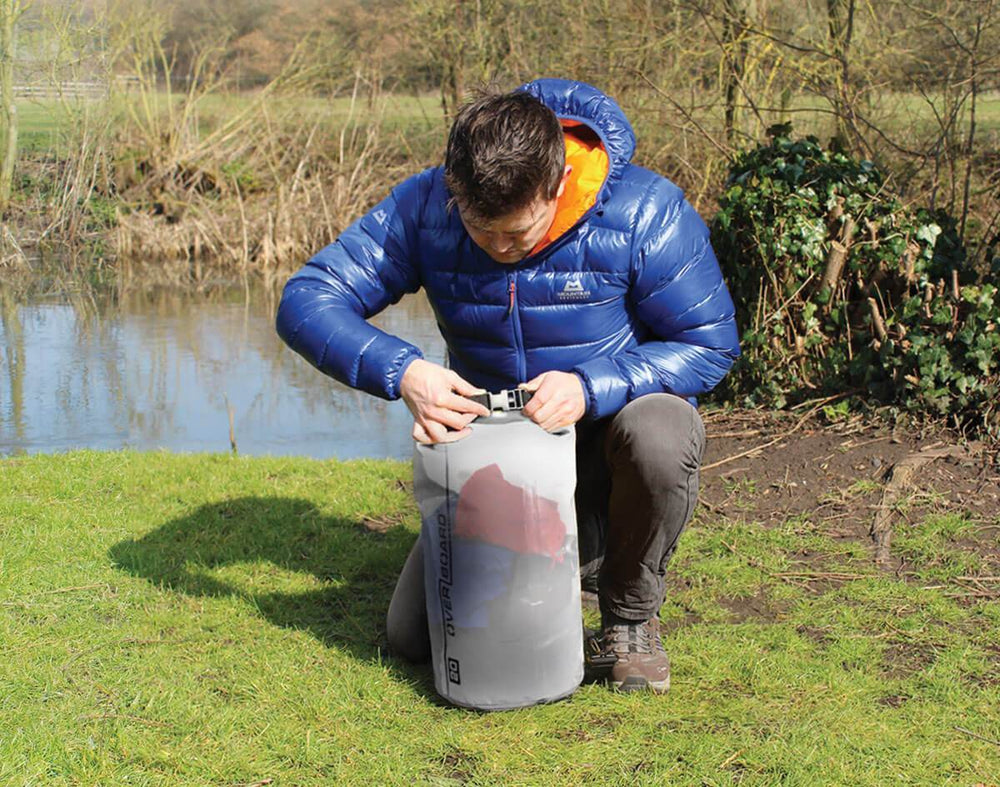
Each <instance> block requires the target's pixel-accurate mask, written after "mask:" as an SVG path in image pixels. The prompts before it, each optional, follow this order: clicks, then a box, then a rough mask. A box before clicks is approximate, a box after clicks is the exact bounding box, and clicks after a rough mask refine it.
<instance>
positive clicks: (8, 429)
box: [0, 273, 445, 459]
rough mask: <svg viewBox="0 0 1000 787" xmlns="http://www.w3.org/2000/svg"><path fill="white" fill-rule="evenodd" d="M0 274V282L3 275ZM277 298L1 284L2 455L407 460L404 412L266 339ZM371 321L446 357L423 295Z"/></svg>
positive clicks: (262, 292)
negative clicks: (123, 451)
mask: <svg viewBox="0 0 1000 787" xmlns="http://www.w3.org/2000/svg"><path fill="white" fill-rule="evenodd" d="M0 275H2V273H0ZM279 296H280V290H274V289H265V288H245V287H244V286H242V285H239V286H235V287H221V288H217V289H215V290H213V291H212V292H211V293H210V294H202V295H198V294H193V293H188V292H183V291H178V290H176V289H166V288H158V289H151V290H148V289H147V290H144V291H133V292H125V293H118V294H117V295H114V296H110V295H109V296H105V297H103V298H102V297H97V296H95V295H94V294H93V293H92V292H89V291H87V290H86V289H85V288H84V289H79V290H77V291H76V292H74V293H67V292H65V291H62V292H59V293H57V294H46V295H38V294H34V295H25V294H23V293H21V294H16V293H15V292H13V291H12V289H11V288H9V287H5V286H4V285H3V283H2V282H0V455H9V454H17V453H37V452H55V451H64V450H68V449H73V448H96V449H118V448H125V447H128V448H135V449H140V450H151V449H159V448H163V449H169V450H171V451H185V452H189V451H212V452H217V451H228V450H230V444H229V416H228V410H227V401H228V403H229V405H231V406H232V409H233V412H234V424H235V437H236V443H237V447H238V450H239V453H241V454H250V455H262V454H275V455H277V454H294V455H304V456H312V457H317V458H327V457H338V458H345V459H346V458H352V457H395V458H401V459H405V458H409V457H410V455H411V451H412V442H411V439H410V428H411V426H412V419H411V418H410V414H409V411H408V410H407V409H406V405H405V404H404V403H403V402H401V401H398V402H385V401H383V400H381V399H377V398H375V397H372V396H368V395H367V394H363V393H360V392H357V391H354V390H352V389H350V388H347V387H346V386H343V385H341V384H340V383H338V382H336V381H335V380H332V379H330V378H328V377H326V376H325V375H323V374H320V373H319V372H318V371H316V370H315V369H314V368H313V367H311V366H310V365H309V364H308V363H307V362H306V361H305V360H303V359H302V358H300V357H299V356H298V355H296V354H295V353H293V352H292V351H291V350H289V349H288V348H287V347H286V346H285V345H284V343H282V342H281V340H280V339H279V338H278V336H277V334H276V333H275V331H274V312H275V307H276V305H277V301H278V298H279ZM373 322H375V323H376V324H377V325H379V327H381V328H382V329H383V330H386V331H389V332H390V333H393V334H396V335H397V336H400V337H402V338H404V339H406V340H408V341H411V342H413V343H414V344H416V345H417V346H418V347H420V348H421V349H422V350H423V351H424V355H425V357H427V359H428V360H433V361H437V362H443V359H444V355H445V349H444V342H443V340H442V339H441V336H440V334H439V333H438V331H437V326H436V325H435V323H434V316H433V313H432V312H431V309H430V306H429V305H428V304H427V301H426V299H425V298H424V296H423V294H418V295H415V296H407V297H406V298H404V299H403V300H402V301H401V302H400V303H399V304H397V305H396V306H393V307H390V308H389V309H387V310H386V311H385V312H383V313H382V314H381V315H379V316H378V317H377V318H376V319H375V320H374V321H373Z"/></svg>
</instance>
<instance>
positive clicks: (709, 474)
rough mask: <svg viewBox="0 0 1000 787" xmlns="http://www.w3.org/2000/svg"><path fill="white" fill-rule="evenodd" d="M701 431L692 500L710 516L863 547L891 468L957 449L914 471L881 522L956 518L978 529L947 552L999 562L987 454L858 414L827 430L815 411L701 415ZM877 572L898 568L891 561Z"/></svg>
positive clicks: (999, 502)
mask: <svg viewBox="0 0 1000 787" xmlns="http://www.w3.org/2000/svg"><path fill="white" fill-rule="evenodd" d="M705 425H706V431H707V433H708V443H707V447H706V451H705V457H704V462H703V469H702V473H701V503H702V505H703V506H704V507H705V508H706V509H708V510H709V511H710V512H712V513H714V514H716V515H721V516H726V517H731V518H743V519H745V520H746V521H754V522H759V523H761V524H762V525H764V526H765V527H767V526H774V525H778V524H780V523H783V522H785V521H787V520H788V519H790V518H793V517H803V518H805V519H808V521H809V522H811V523H812V524H813V525H814V526H816V527H818V529H819V531H820V532H822V533H823V534H825V535H827V536H830V537H833V538H847V539H855V540H859V541H862V542H864V543H866V544H872V538H871V535H870V531H871V528H872V524H873V520H874V518H875V515H876V513H877V512H878V511H879V509H880V506H882V505H883V500H884V493H885V490H886V484H887V483H889V482H891V478H892V470H893V468H895V467H897V466H898V465H899V464H900V463H903V462H904V460H907V458H909V457H912V455H913V454H915V453H918V452H921V451H924V452H926V451H929V450H935V449H941V448H942V447H950V446H958V447H959V448H960V449H961V450H959V451H958V452H957V453H958V455H955V456H940V457H937V456H935V458H933V459H930V460H929V461H926V462H924V463H922V464H921V465H920V467H919V471H918V472H915V473H913V474H912V477H911V478H909V479H908V483H907V485H906V487H905V489H902V490H899V491H900V495H899V496H898V497H897V498H893V499H892V500H891V501H890V502H891V509H892V510H891V514H892V516H891V520H892V522H893V524H894V526H897V527H903V526H906V525H908V524H912V523H916V522H919V521H921V520H923V519H924V518H926V517H927V516H928V515H929V514H931V513H945V512H961V513H963V514H964V515H966V516H968V517H970V518H972V519H973V520H974V521H976V522H977V523H979V524H980V528H978V529H977V531H976V536H975V537H972V538H966V539H964V541H963V543H956V546H957V547H959V548H968V549H973V550H976V551H977V552H978V553H980V554H983V555H987V556H989V557H990V559H991V560H994V559H995V560H996V561H997V564H998V565H1000V468H998V466H997V464H996V451H995V448H988V447H985V446H983V445H981V444H976V443H972V444H969V443H967V442H966V441H964V440H963V439H962V437H961V436H960V435H957V434H955V433H952V432H949V431H947V430H944V429H940V428H938V429H931V428H927V429H924V430H915V431H908V430H904V429H898V428H893V427H891V426H889V425H887V424H884V423H878V422H873V421H866V420H863V419H862V418H861V417H853V418H850V419H845V420H842V421H839V422H835V423H830V422H827V421H826V420H825V419H824V417H823V416H822V415H820V414H816V415H813V416H810V417H803V416H801V415H798V414H795V413H783V412H767V411H756V410H749V411H738V412H733V413H727V412H721V411H720V412H713V413H708V414H706V415H705ZM803 562H805V563H807V564H808V563H810V560H809V557H808V556H803ZM887 568H890V569H892V570H897V571H898V570H900V569H901V568H902V566H901V561H899V560H898V559H896V560H895V561H894V562H892V563H891V564H890V565H889V566H887Z"/></svg>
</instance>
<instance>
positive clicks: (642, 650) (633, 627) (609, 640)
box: [601, 618, 670, 693]
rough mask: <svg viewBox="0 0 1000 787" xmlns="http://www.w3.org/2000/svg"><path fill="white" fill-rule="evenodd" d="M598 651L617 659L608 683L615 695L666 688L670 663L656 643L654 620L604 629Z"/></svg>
mask: <svg viewBox="0 0 1000 787" xmlns="http://www.w3.org/2000/svg"><path fill="white" fill-rule="evenodd" d="M601 648H602V650H603V651H604V653H607V654H609V655H610V654H612V653H613V654H614V655H615V656H616V657H617V660H616V661H615V664H614V666H613V667H612V668H611V675H610V681H611V685H612V686H614V687H615V688H616V689H618V690H619V691H654V692H657V693H663V692H665V691H666V690H667V689H669V688H670V659H669V658H668V657H667V652H666V651H665V650H664V649H663V642H662V641H661V640H660V621H659V619H658V618H650V619H649V620H644V621H641V622H631V621H621V620H619V621H617V622H615V623H613V624H611V625H606V626H605V627H604V630H603V631H602V633H601Z"/></svg>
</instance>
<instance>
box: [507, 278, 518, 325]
mask: <svg viewBox="0 0 1000 787" xmlns="http://www.w3.org/2000/svg"><path fill="white" fill-rule="evenodd" d="M516 289H517V288H516V286H515V285H514V280H513V279H511V280H510V285H509V286H508V287H507V293H508V294H509V295H510V303H509V304H508V305H507V316H508V317H510V315H512V314H513V313H514V292H515V290H516Z"/></svg>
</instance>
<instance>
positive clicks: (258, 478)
mask: <svg viewBox="0 0 1000 787" xmlns="http://www.w3.org/2000/svg"><path fill="white" fill-rule="evenodd" d="M408 477H409V468H408V467H407V466H406V465H403V464H399V463H391V462H372V461H366V462H358V463H337V462H316V461H311V460H304V459H301V460H300V459H247V458H234V457H230V456H222V455H220V456H181V455H170V454H165V453H156V454H135V453H127V452H126V453H92V452H79V453H71V454H65V455H57V456H33V457H22V458H11V459H5V460H0V687H2V690H0V784H3V785H119V784H129V785H188V784H197V785H206V784H210V785H237V784H242V785H251V784H256V785H264V784H273V785H331V784H366V785H376V784H377V785H382V784H431V785H452V784H476V785H487V784H489V785H511V784H527V785H576V784H602V785H628V784H704V785H730V784H742V785H775V784H781V785H817V784H843V785H884V784H889V783H891V784H921V785H943V784H961V785H974V784H997V783H1000V647H998V645H997V636H996V632H997V630H998V627H1000V607H998V605H997V603H996V602H995V601H992V600H989V599H978V598H974V597H973V598H959V597H956V594H955V593H953V592H952V591H953V590H954V586H953V585H950V584H949V582H948V578H949V576H950V573H956V572H962V571H966V570H968V566H967V565H966V563H967V561H966V563H963V562H962V561H955V562H954V563H949V562H948V561H946V560H945V561H942V560H940V557H941V556H942V554H944V553H946V552H947V550H948V549H949V546H948V545H949V544H950V543H951V539H953V538H954V537H956V534H957V535H958V536H960V535H961V533H962V530H963V528H964V527H967V526H968V525H967V523H966V522H965V521H964V520H963V517H962V516H955V515H951V516H946V517H939V518H936V519H934V518H932V519H928V520H927V521H925V522H922V523H919V526H918V527H916V528H915V529H914V531H913V532H914V533H915V535H914V536H913V539H917V540H914V541H913V542H912V543H911V544H910V545H909V546H908V547H905V545H904V547H905V548H907V549H909V550H910V553H911V554H912V555H913V557H912V560H913V561H914V562H913V563H912V565H911V569H912V570H911V574H910V575H909V576H908V578H907V581H901V580H899V579H896V578H895V577H894V576H891V575H889V576H886V575H882V574H879V573H878V572H876V571H875V569H873V568H872V567H871V564H870V561H869V559H868V553H867V551H866V550H865V548H864V547H863V546H862V545H852V542H845V541H843V540H835V539H832V538H830V537H828V536H826V535H824V534H823V533H822V532H819V529H818V528H817V527H815V526H813V525H812V524H811V522H810V521H809V520H808V518H805V517H798V518H795V519H793V520H789V521H787V522H785V523H784V524H782V525H781V526H778V527H771V528H764V527H763V526H761V525H759V524H757V523H755V522H753V521H748V520H746V519H745V518H744V517H737V518H723V517H716V516H714V515H711V514H709V513H708V512H707V510H705V509H702V510H700V512H699V515H698V517H697V518H696V520H695V521H694V523H693V524H692V526H691V528H690V529H689V531H688V533H687V534H686V535H685V537H684V538H683V539H682V542H681V548H680V550H679V552H678V553H677V556H676V558H675V561H674V563H673V568H674V573H673V575H672V577H673V578H672V580H671V591H670V597H669V600H668V602H667V604H666V605H665V606H664V608H663V613H662V617H663V620H664V622H665V624H666V627H667V630H668V631H669V634H668V636H667V640H666V644H667V648H668V651H669V653H670V654H671V657H672V661H673V686H672V688H671V691H670V694H669V695H667V696H665V697H654V696H636V695H616V694H614V693H612V692H610V691H609V690H607V688H606V687H604V686H602V685H599V684H595V685H587V686H584V687H583V688H582V689H581V690H580V691H579V692H578V693H577V694H576V695H574V696H573V697H572V698H571V699H570V700H568V701H566V702H562V703H558V704H555V705H551V706H545V707H537V708H531V709H526V710H520V711H514V712H507V713H496V714H479V713H473V712H469V711H464V710H459V709H455V708H449V707H445V706H443V705H442V704H441V703H440V702H439V701H437V700H436V698H435V694H434V690H433V685H432V682H431V680H430V677H429V674H428V672H427V670H426V669H425V668H421V667H411V666H408V665H406V664H404V663H400V662H397V661H395V660H393V659H392V658H390V657H388V656H387V655H386V654H385V652H384V651H383V650H382V645H383V640H382V637H383V634H382V631H383V614H384V610H385V608H386V606H387V604H388V601H389V597H390V595H391V592H392V587H393V583H394V579H395V574H396V572H397V571H398V570H399V567H400V566H401V565H402V562H403V560H404V557H405V555H406V553H407V551H408V549H409V547H410V545H411V543H412V541H413V539H414V537H415V533H416V530H417V527H418V518H417V515H416V511H415V507H414V505H413V503H412V501H411V499H410V494H409V492H408V489H407V479H408ZM922 550H923V551H929V553H931V554H933V556H934V560H933V561H931V563H932V566H931V567H929V568H928V569H927V571H926V572H924V573H921V571H922V570H921V568H920V555H921V554H922ZM807 553H808V554H809V555H810V556H811V558H810V559H811V560H813V561H814V562H815V560H816V558H817V556H819V557H821V558H823V560H824V563H823V565H824V567H825V570H826V571H828V572H829V577H830V578H829V579H828V580H827V581H825V582H820V583H816V582H809V583H806V582H802V581H798V580H796V578H795V577H796V566H797V565H798V559H799V556H800V555H803V554H807Z"/></svg>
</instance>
